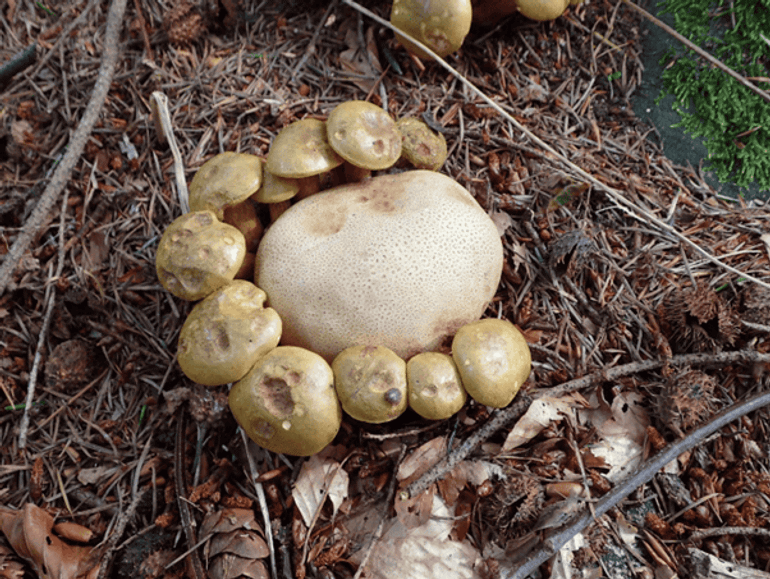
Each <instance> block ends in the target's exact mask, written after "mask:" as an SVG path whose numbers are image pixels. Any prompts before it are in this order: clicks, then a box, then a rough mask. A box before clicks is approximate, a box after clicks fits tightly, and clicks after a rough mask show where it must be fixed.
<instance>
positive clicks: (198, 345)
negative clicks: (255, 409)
mask: <svg viewBox="0 0 770 579" xmlns="http://www.w3.org/2000/svg"><path fill="white" fill-rule="evenodd" d="M266 299H267V296H266V295H265V292H263V291H262V290H261V289H259V288H258V287H256V286H255V285H254V284H253V283H251V282H249V281H245V280H235V281H233V282H231V283H229V284H227V285H225V286H223V287H221V288H219V289H218V290H217V291H215V292H214V293H212V294H211V295H209V296H208V297H206V298H205V299H204V300H202V301H201V302H199V303H198V304H196V305H195V307H194V308H193V309H192V311H191V312H190V313H189V314H188V316H187V319H186V320H185V322H184V325H183V326H182V330H181V332H180V333H179V346H178V355H177V359H178V361H179V366H180V367H181V368H182V372H184V373H185V375H186V376H187V377H188V378H189V379H190V380H192V381H193V382H197V383H198V384H203V385H205V386H219V385H221V384H228V383H230V382H235V381H236V380H240V379H241V378H243V377H244V376H245V375H246V372H248V371H249V369H250V368H251V367H252V366H253V365H254V362H256V361H257V359H258V358H260V357H261V356H264V355H265V354H267V353H268V352H269V351H270V350H272V349H273V348H275V347H276V346H277V345H278V342H279V340H280V339H281V318H279V317H278V314H277V313H276V312H275V310H274V309H272V308H265V300H266Z"/></svg>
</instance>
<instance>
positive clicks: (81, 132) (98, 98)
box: [0, 0, 126, 296]
mask: <svg viewBox="0 0 770 579" xmlns="http://www.w3.org/2000/svg"><path fill="white" fill-rule="evenodd" d="M125 11H126V0H113V2H112V5H111V6H110V11H109V13H108V15H107V29H106V31H105V33H104V58H103V59H102V64H101V66H100V67H99V74H98V76H97V78H96V83H95V84H94V90H93V93H91V99H90V100H89V101H88V104H87V105H86V112H85V114H84V115H83V118H82V119H81V120H80V124H79V125H78V128H77V129H75V132H74V133H73V135H72V139H71V140H70V143H69V146H68V148H67V152H66V153H65V154H64V156H63V157H62V160H61V162H60V163H59V165H58V166H57V167H56V171H54V174H53V177H51V180H50V181H49V182H48V186H47V187H46V188H45V191H43V195H42V196H41V197H40V201H38V203H37V205H36V206H35V209H34V210H33V211H32V215H30V217H29V219H27V221H26V223H25V224H24V229H23V230H22V231H21V233H19V236H18V237H17V238H16V241H14V243H13V245H12V246H11V249H10V251H9V252H8V253H7V254H6V256H5V260H4V261H3V265H2V266H0V296H1V295H3V293H5V290H6V288H7V287H8V285H9V284H10V283H11V280H12V278H13V272H14V270H15V269H16V266H17V265H18V263H19V260H20V259H21V256H22V255H24V252H25V251H26V250H27V248H28V247H29V244H30V243H31V242H32V240H33V239H34V238H35V236H36V235H37V234H38V231H39V230H40V228H41V227H42V225H43V222H44V221H45V219H46V216H47V215H48V212H49V211H50V210H51V208H52V207H53V206H54V204H55V203H56V199H57V197H58V196H59V193H61V191H62V189H64V186H65V185H66V184H67V181H68V180H69V178H70V174H71V173H72V170H73V169H74V168H75V164H76V163H77V162H78V160H79V159H80V154H81V153H82V152H83V148H84V147H85V145H86V141H87V140H88V137H89V136H90V134H91V130H92V129H93V128H94V124H95V123H96V120H97V118H98V117H99V113H100V112H101V110H102V106H103V105H104V100H105V99H106V98H107V93H108V92H109V90H110V84H112V77H113V75H114V74H115V66H116V64H117V62H118V39H119V37H120V29H121V27H122V26H123V14H124V13H125Z"/></svg>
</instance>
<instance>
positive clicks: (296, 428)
mask: <svg viewBox="0 0 770 579" xmlns="http://www.w3.org/2000/svg"><path fill="white" fill-rule="evenodd" d="M228 403H229V405H230V410H231V412H232V413H233V416H234V417H235V420H236V421H237V422H238V424H240V426H241V428H243V430H244V432H246V434H247V435H248V436H249V438H251V439H252V440H253V441H254V442H256V443H257V444H258V445H260V446H261V447H263V448H266V449H267V450H270V451H272V452H281V453H284V454H291V455H294V456H310V455H311V454H315V453H317V452H320V451H321V450H323V448H324V447H326V445H328V444H329V443H330V442H331V441H332V440H334V437H335V436H336V435H337V432H338V431H339V428H340V424H341V423H342V410H341V409H340V403H339V401H338V400H337V395H336V393H335V391H334V375H333V373H332V369H331V367H330V366H329V364H327V363H326V361H325V360H324V359H323V358H321V357H320V356H319V355H318V354H315V353H314V352H311V351H309V350H305V349H303V348H295V347H293V346H278V347H277V348H275V349H274V350H271V351H270V352H268V353H267V354H265V355H264V356H262V357H261V358H259V359H258V360H257V362H256V364H254V366H253V367H252V368H251V370H249V372H248V373H247V374H246V376H244V377H243V379H241V380H240V381H238V382H236V383H235V384H234V385H233V387H232V389H231V390H230V395H229V397H228Z"/></svg>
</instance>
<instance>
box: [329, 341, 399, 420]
mask: <svg viewBox="0 0 770 579" xmlns="http://www.w3.org/2000/svg"><path fill="white" fill-rule="evenodd" d="M332 370H333V371H334V388H335V390H336V391H337V397H338V398H339V400H340V404H342V409H343V410H344V411H345V412H347V413H348V414H350V416H352V417H353V418H355V419H356V420H360V421H361V422H369V423H371V424H381V423H383V422H388V421H390V420H393V419H394V418H397V417H398V416H400V415H401V414H402V413H403V412H404V410H406V405H407V397H406V363H405V362H404V361H403V360H402V359H401V358H399V357H398V356H397V355H396V354H395V353H394V352H393V350H390V349H388V348H385V347H383V346H351V347H350V348H345V349H344V350H342V352H340V353H339V354H337V356H336V357H335V358H334V361H333V362H332Z"/></svg>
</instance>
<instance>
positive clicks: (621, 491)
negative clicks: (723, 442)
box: [504, 392, 770, 579]
mask: <svg viewBox="0 0 770 579" xmlns="http://www.w3.org/2000/svg"><path fill="white" fill-rule="evenodd" d="M768 404H770V392H763V393H762V394H758V395H756V396H753V397H751V398H749V399H748V400H746V401H745V402H742V403H740V404H736V405H733V406H731V407H730V408H728V409H727V410H725V411H724V412H722V413H720V414H717V415H716V416H714V417H713V418H712V419H711V420H709V421H708V422H707V423H706V424H704V425H703V426H701V427H700V428H696V429H695V430H693V431H692V432H690V433H689V434H688V435H687V436H685V437H684V438H682V439H681V440H678V441H676V442H673V443H671V444H669V445H668V446H667V447H666V448H665V449H664V450H663V451H661V452H660V453H659V454H657V455H655V456H654V457H653V458H651V459H650V460H648V461H647V462H645V463H643V464H642V465H641V466H640V467H639V468H637V470H636V471H635V472H634V473H632V474H630V475H629V476H628V477H627V478H626V479H625V480H623V481H622V482H621V483H619V484H618V485H617V486H616V487H615V488H613V489H612V490H611V491H610V492H609V493H607V494H606V495H604V496H603V497H602V498H601V499H599V501H598V502H597V503H596V505H595V512H596V515H595V516H596V517H601V516H602V515H603V514H605V513H606V512H607V511H609V510H610V509H612V508H614V507H616V506H617V505H618V503H620V501H622V500H623V499H624V498H626V497H627V496H628V495H629V494H631V493H632V492H633V491H635V490H636V489H638V488H639V487H640V486H642V485H643V484H645V483H647V482H649V481H650V480H651V479H652V477H653V476H655V473H657V472H658V471H659V470H660V469H662V468H663V467H664V466H666V465H667V464H668V463H669V462H671V461H672V460H674V459H675V458H676V457H677V456H679V455H680V454H682V453H684V452H687V451H688V450H691V449H693V448H695V447H696V446H698V444H700V443H701V442H702V441H703V440H704V439H705V438H706V437H708V436H710V435H711V434H713V433H714V432H716V431H717V430H719V429H721V428H722V427H724V426H726V425H728V424H729V423H731V422H733V421H734V420H737V419H738V418H740V417H742V416H745V415H746V414H749V413H750V412H754V411H755V410H759V409H760V408H763V407H764V406H767V405H768ZM593 520H594V516H593V515H591V513H590V512H588V511H586V512H584V513H583V514H581V515H580V516H579V517H578V518H577V519H575V520H574V521H573V522H572V523H571V524H569V525H568V526H567V527H565V528H563V529H561V530H557V531H556V532H555V533H554V534H553V535H551V536H549V537H548V538H547V539H546V540H545V541H544V542H543V546H542V547H540V548H539V549H538V550H537V551H535V552H534V553H532V554H530V555H529V556H528V557H527V558H526V559H525V560H524V561H523V562H522V563H521V564H520V565H519V566H518V567H517V568H516V570H515V571H514V572H513V573H512V574H510V575H506V576H505V578H504V579H525V578H526V577H528V576H529V575H530V574H531V573H533V572H534V571H535V570H536V569H537V568H538V567H540V565H542V564H543V563H545V562H546V561H547V560H548V559H550V558H551V557H552V556H553V555H555V554H556V553H557V552H558V551H559V549H561V548H562V547H563V546H564V545H565V544H566V543H567V542H568V541H570V540H572V538H573V537H575V535H577V534H578V533H580V532H581V531H583V530H584V529H585V528H586V527H587V526H588V525H589V524H590V523H591V522H592V521H593Z"/></svg>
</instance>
